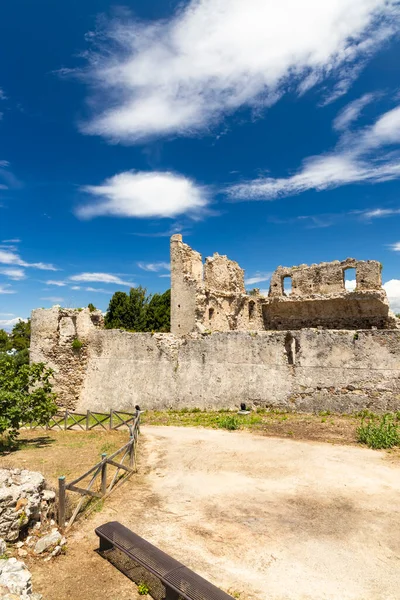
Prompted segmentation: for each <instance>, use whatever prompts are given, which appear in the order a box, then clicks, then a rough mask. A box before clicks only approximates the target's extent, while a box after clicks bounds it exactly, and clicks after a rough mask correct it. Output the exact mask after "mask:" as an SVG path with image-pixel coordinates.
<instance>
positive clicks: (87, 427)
mask: <svg viewBox="0 0 400 600" xmlns="http://www.w3.org/2000/svg"><path fill="white" fill-rule="evenodd" d="M89 425H90V410H88V411H86V431H89Z"/></svg>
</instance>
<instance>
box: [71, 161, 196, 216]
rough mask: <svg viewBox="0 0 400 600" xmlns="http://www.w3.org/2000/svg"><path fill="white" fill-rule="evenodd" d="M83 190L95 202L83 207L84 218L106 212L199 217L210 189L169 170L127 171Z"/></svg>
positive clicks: (117, 214) (80, 211) (80, 210)
mask: <svg viewBox="0 0 400 600" xmlns="http://www.w3.org/2000/svg"><path fill="white" fill-rule="evenodd" d="M82 189H83V191H85V192H87V193H89V194H91V195H92V196H94V198H95V201H93V202H92V203H90V204H86V205H83V206H80V207H79V208H78V209H77V211H76V214H77V215H78V217H81V218H83V219H90V218H92V217H98V216H102V215H112V216H115V217H139V218H146V217H176V216H177V215H181V214H184V213H187V214H189V215H190V216H193V217H194V216H196V215H199V214H201V213H202V212H205V208H206V205H207V204H208V192H207V190H206V189H205V188H204V187H200V186H198V185H196V184H195V183H194V182H193V181H192V180H191V179H188V178H187V177H183V176H182V175H176V174H174V173H169V172H164V173H163V172H157V171H153V172H149V173H145V172H139V173H134V172H131V171H127V172H125V173H119V174H118V175H114V176H113V177H110V178H109V179H106V180H105V181H104V182H103V183H102V184H101V185H88V186H85V187H84V188H82Z"/></svg>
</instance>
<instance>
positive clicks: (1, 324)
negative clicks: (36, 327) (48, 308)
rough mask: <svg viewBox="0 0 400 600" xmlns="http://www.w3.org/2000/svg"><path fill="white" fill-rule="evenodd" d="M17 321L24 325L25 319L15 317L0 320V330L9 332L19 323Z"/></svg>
mask: <svg viewBox="0 0 400 600" xmlns="http://www.w3.org/2000/svg"><path fill="white" fill-rule="evenodd" d="M19 321H23V322H24V323H26V321H27V319H23V318H22V317H15V318H14V319H0V328H1V329H5V330H6V331H11V329H12V328H13V327H14V325H16V324H17V323H19Z"/></svg>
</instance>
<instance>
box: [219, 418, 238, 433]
mask: <svg viewBox="0 0 400 600" xmlns="http://www.w3.org/2000/svg"><path fill="white" fill-rule="evenodd" d="M218 427H220V428H221V429H228V430H229V431H234V430H235V429H239V427H240V421H239V419H238V418H237V417H234V416H233V415H232V416H227V417H222V418H220V420H219V422H218Z"/></svg>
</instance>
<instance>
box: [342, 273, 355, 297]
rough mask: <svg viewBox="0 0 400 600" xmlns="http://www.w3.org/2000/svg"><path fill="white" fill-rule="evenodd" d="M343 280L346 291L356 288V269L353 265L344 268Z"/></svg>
mask: <svg viewBox="0 0 400 600" xmlns="http://www.w3.org/2000/svg"><path fill="white" fill-rule="evenodd" d="M343 281H344V287H345V290H346V291H347V292H353V291H354V290H355V289H356V270H355V269H354V268H353V267H352V268H350V269H344V271H343Z"/></svg>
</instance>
